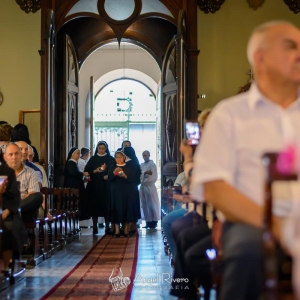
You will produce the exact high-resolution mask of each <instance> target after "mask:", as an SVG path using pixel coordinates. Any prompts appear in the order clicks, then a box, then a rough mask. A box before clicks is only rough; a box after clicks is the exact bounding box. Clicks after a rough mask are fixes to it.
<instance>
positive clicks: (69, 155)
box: [67, 147, 79, 161]
mask: <svg viewBox="0 0 300 300" xmlns="http://www.w3.org/2000/svg"><path fill="white" fill-rule="evenodd" d="M76 150H79V149H78V148H76V147H73V148H71V150H70V151H69V153H68V157H67V161H69V160H70V159H71V156H72V154H73V153H74V152H75V151H76Z"/></svg>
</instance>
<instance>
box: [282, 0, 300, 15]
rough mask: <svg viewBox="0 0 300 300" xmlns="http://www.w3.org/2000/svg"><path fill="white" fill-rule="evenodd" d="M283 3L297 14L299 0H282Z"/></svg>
mask: <svg viewBox="0 0 300 300" xmlns="http://www.w3.org/2000/svg"><path fill="white" fill-rule="evenodd" d="M284 3H285V4H286V5H287V6H288V7H289V9H290V10H291V11H292V12H293V13H295V14H297V13H298V12H300V0H284Z"/></svg>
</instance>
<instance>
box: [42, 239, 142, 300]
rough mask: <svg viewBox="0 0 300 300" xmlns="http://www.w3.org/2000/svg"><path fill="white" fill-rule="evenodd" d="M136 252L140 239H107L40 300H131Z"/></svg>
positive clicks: (100, 242)
mask: <svg viewBox="0 0 300 300" xmlns="http://www.w3.org/2000/svg"><path fill="white" fill-rule="evenodd" d="M137 252H138V235H134V236H132V237H130V238H112V237H111V236H104V237H102V238H101V239H100V240H99V241H98V242H97V244H96V245H95V246H94V247H93V248H92V249H91V250H90V251H89V252H88V253H87V254H86V255H85V256H84V258H83V259H82V260H81V261H80V262H79V263H78V264H77V265H76V266H75V267H74V268H73V269H72V270H71V271H70V272H69V273H68V274H67V275H66V276H64V277H63V278H62V279H61V280H60V282H58V283H57V284H56V285H55V286H54V287H53V288H52V289H51V290H50V291H49V292H48V293H47V294H46V295H45V296H43V297H42V298H41V300H45V299H51V300H62V299H71V300H76V299H84V298H85V299H86V300H96V299H97V300H100V299H101V300H115V299H116V300H121V299H125V300H127V299H128V300H129V299H130V295H131V291H132V287H133V284H132V282H133V280H134V278H135V271H136V264H137Z"/></svg>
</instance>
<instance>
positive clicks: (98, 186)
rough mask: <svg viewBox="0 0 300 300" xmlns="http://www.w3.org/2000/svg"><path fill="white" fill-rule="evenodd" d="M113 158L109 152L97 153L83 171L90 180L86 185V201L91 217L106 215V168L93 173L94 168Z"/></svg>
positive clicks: (107, 163) (107, 162)
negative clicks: (104, 153)
mask: <svg viewBox="0 0 300 300" xmlns="http://www.w3.org/2000/svg"><path fill="white" fill-rule="evenodd" d="M112 160H114V158H113V157H112V156H110V155H109V154H106V155H103V156H100V155H98V154H97V153H96V154H95V155H94V156H92V157H91V158H90V160H89V161H88V163H87V164H86V166H85V169H84V171H85V172H88V173H89V174H90V181H89V182H88V184H87V187H86V193H87V203H88V208H89V212H90V215H91V216H92V217H106V216H107V196H106V193H107V180H105V179H104V176H105V175H107V171H108V170H107V168H106V169H105V170H104V171H102V172H97V173H94V170H96V169H97V168H100V167H101V166H102V165H103V164H106V166H107V165H109V163H110V162H111V161H112Z"/></svg>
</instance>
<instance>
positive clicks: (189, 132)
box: [185, 121, 200, 146]
mask: <svg viewBox="0 0 300 300" xmlns="http://www.w3.org/2000/svg"><path fill="white" fill-rule="evenodd" d="M185 133H186V139H187V141H188V142H187V143H188V144H189V145H191V146H197V145H198V143H199V140H200V128H199V124H198V122H197V121H186V123H185Z"/></svg>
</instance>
